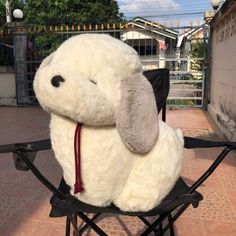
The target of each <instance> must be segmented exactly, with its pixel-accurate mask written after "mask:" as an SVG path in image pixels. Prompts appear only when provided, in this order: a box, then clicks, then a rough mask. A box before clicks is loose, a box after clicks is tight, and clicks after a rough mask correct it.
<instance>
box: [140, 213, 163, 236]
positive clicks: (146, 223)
mask: <svg viewBox="0 0 236 236" xmlns="http://www.w3.org/2000/svg"><path fill="white" fill-rule="evenodd" d="M138 218H139V219H140V220H141V221H142V222H143V223H144V224H145V225H147V226H148V227H150V226H151V225H152V224H151V223H150V222H149V221H148V220H146V219H145V218H144V217H143V216H138ZM153 232H154V234H155V235H157V236H162V235H161V234H160V232H159V230H156V229H153Z"/></svg>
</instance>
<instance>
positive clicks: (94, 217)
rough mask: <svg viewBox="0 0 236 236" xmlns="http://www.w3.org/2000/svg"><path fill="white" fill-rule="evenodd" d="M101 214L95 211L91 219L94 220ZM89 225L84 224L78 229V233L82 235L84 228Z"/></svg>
mask: <svg viewBox="0 0 236 236" xmlns="http://www.w3.org/2000/svg"><path fill="white" fill-rule="evenodd" d="M100 215H101V213H97V214H95V215H94V216H93V217H92V219H91V220H92V221H95V220H96V219H97V218H98V217H99V216H100ZM89 227H90V226H89V225H88V224H85V225H84V226H83V227H82V228H81V229H80V230H79V232H80V234H81V235H82V233H83V232H84V231H85V230H86V229H88V228H89Z"/></svg>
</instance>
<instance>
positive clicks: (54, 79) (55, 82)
mask: <svg viewBox="0 0 236 236" xmlns="http://www.w3.org/2000/svg"><path fill="white" fill-rule="evenodd" d="M64 81H65V80H64V79H63V78H62V77H61V76H60V75H56V76H53V77H52V79H51V84H52V86H54V87H56V88H58V87H59V86H60V85H61V83H63V82H64Z"/></svg>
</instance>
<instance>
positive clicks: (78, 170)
mask: <svg viewBox="0 0 236 236" xmlns="http://www.w3.org/2000/svg"><path fill="white" fill-rule="evenodd" d="M80 133H81V124H80V123H78V124H77V126H76V129H75V137H74V154H75V185H74V187H75V189H74V194H76V193H81V192H83V191H84V188H83V183H82V180H81V163H80Z"/></svg>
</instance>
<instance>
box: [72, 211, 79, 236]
mask: <svg viewBox="0 0 236 236" xmlns="http://www.w3.org/2000/svg"><path fill="white" fill-rule="evenodd" d="M73 219H74V224H75V225H74V226H75V227H76V231H75V229H74V230H73V236H77V235H76V232H77V228H78V224H77V222H78V221H77V214H74V216H73Z"/></svg>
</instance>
